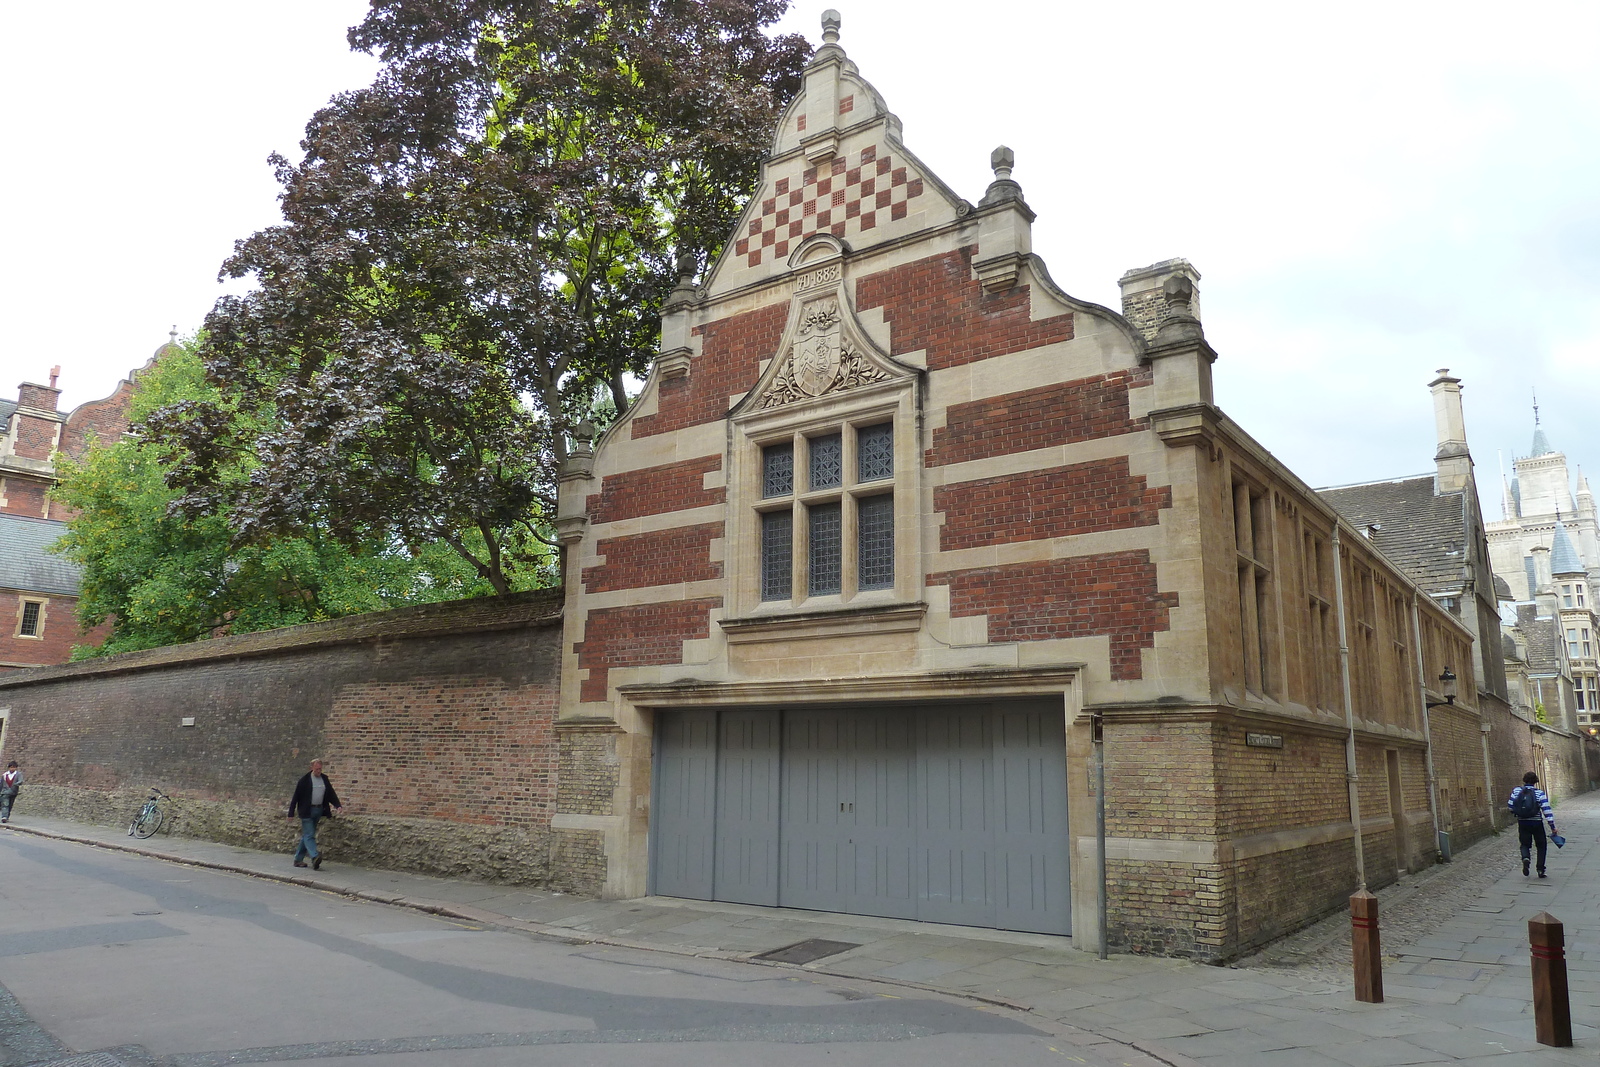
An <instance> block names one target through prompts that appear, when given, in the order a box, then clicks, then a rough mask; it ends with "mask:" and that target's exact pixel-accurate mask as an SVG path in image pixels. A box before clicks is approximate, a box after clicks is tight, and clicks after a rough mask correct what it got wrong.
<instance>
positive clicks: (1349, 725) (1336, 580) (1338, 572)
mask: <svg viewBox="0 0 1600 1067" xmlns="http://www.w3.org/2000/svg"><path fill="white" fill-rule="evenodd" d="M1333 595H1334V602H1335V604H1336V605H1337V608H1338V612H1339V681H1340V682H1341V683H1342V684H1343V686H1344V722H1345V729H1346V730H1347V733H1346V734H1345V739H1344V776H1345V780H1346V782H1348V783H1349V786H1350V826H1351V828H1352V829H1354V830H1355V832H1356V836H1355V846H1356V892H1358V893H1359V892H1361V891H1363V890H1365V889H1366V888H1367V856H1366V850H1365V845H1364V844H1363V843H1362V840H1361V785H1360V776H1359V775H1358V774H1357V773H1356V708H1355V702H1354V700H1352V699H1351V696H1350V639H1349V637H1348V636H1347V634H1346V627H1345V618H1344V562H1343V560H1342V558H1341V554H1340V547H1339V524H1338V523H1334V526H1333Z"/></svg>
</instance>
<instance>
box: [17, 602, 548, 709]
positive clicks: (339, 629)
mask: <svg viewBox="0 0 1600 1067" xmlns="http://www.w3.org/2000/svg"><path fill="white" fill-rule="evenodd" d="M561 605H562V593H561V591H560V590H559V589H536V590H533V591H532V592H527V593H512V594H510V595H508V596H495V597H476V598H473V599H470V600H447V601H442V602H440V603H437V604H415V605H411V606H408V607H403V608H394V609H391V610H389V611H374V612H368V613H366V614H363V615H348V616H346V617H344V618H341V619H328V620H325V621H322V622H309V623H303V624H301V625H299V626H285V627H282V628H280V629H276V630H262V631H259V632H257V633H250V634H239V635H237V636H234V637H217V638H212V639H210V640H207V641H193V642H190V643H189V644H184V645H167V646H165V647H163V648H150V649H144V650H142V651H139V652H123V653H120V654H118V655H115V656H106V657H104V658H101V659H91V660H84V661H83V662H81V663H63V664H57V665H54V666H48V667H32V668H29V669H26V670H19V671H7V672H3V673H0V690H4V689H9V688H16V687H20V686H26V685H35V684H38V683H40V682H50V681H56V680H59V679H67V678H82V677H88V676H92V675H110V674H123V673H128V672H132V671H144V670H155V669H159V668H162V667H170V666H178V665H187V664H193V663H203V662H206V661H208V660H222V659H242V658H246V657H252V656H269V655H276V654H279V653H283V652H289V651H294V650H296V649H301V648H325V647H328V646H330V645H347V644H360V643H363V642H368V641H371V642H381V641H397V640H406V639H410V638H418V637H432V636H438V635H448V634H465V633H481V632H485V631H490V630H510V629H516V628H518V627H523V626H538V625H559V624H560V622H561Z"/></svg>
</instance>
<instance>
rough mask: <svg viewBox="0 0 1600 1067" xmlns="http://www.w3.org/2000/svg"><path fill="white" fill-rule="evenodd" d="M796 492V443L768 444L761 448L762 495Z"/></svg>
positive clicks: (781, 494)
mask: <svg viewBox="0 0 1600 1067" xmlns="http://www.w3.org/2000/svg"><path fill="white" fill-rule="evenodd" d="M792 492H794V445H792V444H790V445H768V446H767V447H766V448H763V449H762V450H761V495H762V496H764V497H768V496H788V495H789V494H790V493H792Z"/></svg>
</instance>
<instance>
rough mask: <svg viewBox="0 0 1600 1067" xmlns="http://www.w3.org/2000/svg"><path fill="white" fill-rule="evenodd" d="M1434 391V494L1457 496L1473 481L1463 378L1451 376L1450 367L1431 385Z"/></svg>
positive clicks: (1443, 369) (1444, 368)
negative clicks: (1435, 445) (1435, 449)
mask: <svg viewBox="0 0 1600 1067" xmlns="http://www.w3.org/2000/svg"><path fill="white" fill-rule="evenodd" d="M1428 388H1429V389H1430V390H1431V391H1432V392H1433V424H1434V428H1435V430H1436V432H1437V436H1438V442H1439V449H1438V451H1436V452H1435V453H1434V454H1433V462H1434V468H1435V470H1436V471H1437V475H1438V477H1437V480H1436V481H1435V484H1434V492H1435V493H1454V492H1459V491H1460V490H1462V489H1465V488H1466V487H1467V484H1468V483H1469V482H1471V481H1472V455H1471V453H1469V452H1468V451H1467V425H1466V419H1465V418H1464V417H1463V415H1462V413H1461V379H1460V378H1452V377H1450V368H1449V367H1440V368H1439V376H1438V377H1437V378H1435V379H1434V380H1433V381H1431V382H1429V383H1428Z"/></svg>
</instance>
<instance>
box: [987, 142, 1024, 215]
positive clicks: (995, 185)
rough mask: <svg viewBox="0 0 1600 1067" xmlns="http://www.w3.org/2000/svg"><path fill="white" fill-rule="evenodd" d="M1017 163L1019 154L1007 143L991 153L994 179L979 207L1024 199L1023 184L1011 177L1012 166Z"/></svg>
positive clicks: (990, 164) (990, 158)
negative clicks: (1007, 145)
mask: <svg viewBox="0 0 1600 1067" xmlns="http://www.w3.org/2000/svg"><path fill="white" fill-rule="evenodd" d="M1016 164H1017V154H1016V153H1015V152H1013V151H1011V149H1009V148H1007V147H1006V146H1005V145H1001V146H1000V147H999V148H996V149H995V150H994V151H993V152H990V153H989V166H990V167H991V168H993V170H994V181H992V182H990V183H989V188H988V189H986V190H984V193H983V199H982V200H980V201H978V206H979V207H988V206H990V205H991V204H1000V203H1004V202H1006V201H1008V200H1016V201H1021V200H1022V186H1020V185H1018V184H1017V183H1016V181H1015V180H1013V179H1012V177H1011V168H1012V167H1014V166H1016Z"/></svg>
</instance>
